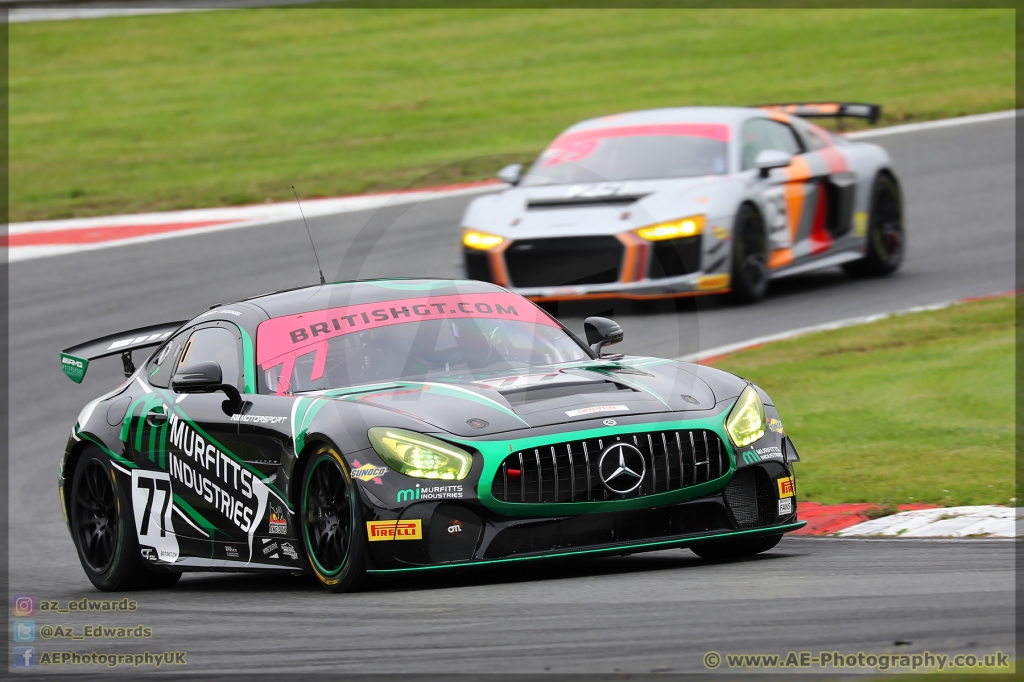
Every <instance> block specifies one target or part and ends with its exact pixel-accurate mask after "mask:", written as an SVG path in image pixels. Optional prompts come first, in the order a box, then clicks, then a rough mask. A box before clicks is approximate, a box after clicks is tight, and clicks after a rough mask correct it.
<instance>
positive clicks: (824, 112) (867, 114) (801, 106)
mask: <svg viewBox="0 0 1024 682" xmlns="http://www.w3.org/2000/svg"><path fill="white" fill-rule="evenodd" d="M755 108H757V109H767V110H768V111H778V112H781V113H783V114H790V115H791V116H799V117H800V118H865V119H867V121H868V123H870V124H872V125H874V124H875V123H877V122H878V118H879V117H880V116H881V115H882V105H880V104H863V103H859V102H817V103H814V102H793V103H787V104H759V105H757V106H756V107H755Z"/></svg>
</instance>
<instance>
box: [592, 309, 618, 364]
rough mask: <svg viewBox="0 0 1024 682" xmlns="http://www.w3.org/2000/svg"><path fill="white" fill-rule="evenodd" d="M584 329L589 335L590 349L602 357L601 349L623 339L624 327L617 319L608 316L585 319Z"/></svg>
mask: <svg viewBox="0 0 1024 682" xmlns="http://www.w3.org/2000/svg"><path fill="white" fill-rule="evenodd" d="M583 331H584V332H585V333H586V335H587V343H588V344H590V349H591V350H592V351H594V352H595V353H597V357H601V349H602V348H604V347H605V346H610V345H612V344H613V343H618V342H619V341H622V337H623V333H622V327H620V326H619V323H618V322H616V321H615V320H609V319H608V318H607V317H588V318H587V319H586V320H584V321H583Z"/></svg>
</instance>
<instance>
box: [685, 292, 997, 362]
mask: <svg viewBox="0 0 1024 682" xmlns="http://www.w3.org/2000/svg"><path fill="white" fill-rule="evenodd" d="M996 295H999V294H996ZM965 300H970V299H957V300H955V301H944V302H942V303H932V304H930V305H919V306H915V307H913V308H906V309H904V310H896V311H893V312H890V313H876V314H874V315H864V316H861V317H850V318H847V319H845V320H837V321H835V322H825V323H824V324H815V325H811V326H810V327H801V328H799V329H790V330H789V331H785V332H780V333H778V334H769V335H768V336H759V337H757V338H756V339H749V340H747V341H740V342H739V343H730V344H727V345H725V346H718V347H716V348H708V349H707V350H701V351H697V352H696V353H690V354H688V355H682V356H680V357H678V358H676V360H680V361H682V362H701V361H702V360H707V359H708V358H717V357H721V356H723V355H730V354H732V353H736V352H739V351H741V350H746V349H748V348H755V347H757V346H763V345H765V344H768V343H772V342H774V341H785V340H786V339H794V338H796V337H798V336H805V335H807V334H815V333H817V332H825V331H830V330H832V329H842V328H843V327H854V326H856V325H860V324H870V323H871V322H877V321H878V320H884V319H885V318H887V317H892V316H894V315H909V314H910V313H920V312H924V311H926V310H942V309H943V308H948V307H950V306H953V305H958V304H959V303H961V302H963V301H965Z"/></svg>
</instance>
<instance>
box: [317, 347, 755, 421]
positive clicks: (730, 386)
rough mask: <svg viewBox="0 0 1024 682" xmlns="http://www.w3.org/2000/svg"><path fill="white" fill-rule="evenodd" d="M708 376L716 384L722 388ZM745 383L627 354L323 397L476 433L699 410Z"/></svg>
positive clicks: (399, 417) (344, 391) (710, 407)
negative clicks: (614, 358) (614, 357)
mask: <svg viewBox="0 0 1024 682" xmlns="http://www.w3.org/2000/svg"><path fill="white" fill-rule="evenodd" d="M698 374H701V375H708V376H698ZM719 375H722V376H724V377H729V378H730V379H731V380H728V379H727V380H722V378H721V377H720V376H719ZM711 377H714V378H711ZM705 378H711V383H714V384H716V388H717V389H718V391H717V393H716V390H715V389H712V386H711V384H709V382H708V381H705ZM744 385H745V383H744V382H743V381H742V380H740V379H738V378H736V377H732V375H728V374H725V373H724V372H719V371H718V370H711V369H710V368H706V367H701V366H699V365H690V364H688V363H681V362H675V361H671V360H661V359H656V358H638V357H627V358H621V359H618V360H588V361H584V362H577V363H571V364H565V365H557V366H550V367H543V368H531V369H530V370H527V371H511V372H509V371H505V372H500V373H494V374H490V375H485V376H476V377H465V378H457V379H445V380H442V381H395V382H390V383H387V384H378V385H374V386H364V387H358V386H357V387H352V388H346V389H339V390H334V391H325V392H322V393H320V394H318V395H319V397H323V398H331V399H333V400H337V401H345V402H356V403H358V404H359V405H360V406H362V407H363V408H367V407H370V408H377V409H379V410H381V411H382V412H386V413H391V414H392V415H394V417H395V418H393V419H389V418H388V417H386V416H385V415H384V414H381V415H380V425H382V426H386V425H388V422H389V421H390V422H394V423H395V424H398V423H402V424H408V421H409V420H410V419H412V420H416V421H418V422H422V423H423V424H424V427H423V429H424V430H427V431H444V432H447V433H450V434H453V435H456V436H460V437H474V436H486V435H489V434H495V433H504V432H509V431H517V430H524V429H531V428H536V427H544V426H552V425H558V424H565V425H566V426H567V427H569V425H571V424H572V423H573V422H580V421H584V420H587V419H594V418H599V417H613V418H614V417H620V418H624V417H630V416H636V415H644V414H650V415H657V414H664V413H673V412H675V413H679V412H682V413H686V412H697V413H699V412H704V411H708V410H713V409H715V406H716V404H717V403H719V402H721V401H722V400H726V399H729V398H734V397H736V396H737V395H739V392H740V391H741V390H742V387H743V386H744ZM694 416H700V415H697V414H695V415H694ZM431 427H432V428H431Z"/></svg>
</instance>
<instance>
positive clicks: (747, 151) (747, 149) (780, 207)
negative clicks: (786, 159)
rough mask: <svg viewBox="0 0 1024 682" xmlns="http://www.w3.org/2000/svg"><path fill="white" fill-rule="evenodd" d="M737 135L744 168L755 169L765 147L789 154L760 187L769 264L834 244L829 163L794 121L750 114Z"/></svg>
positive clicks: (797, 258) (803, 256) (802, 257)
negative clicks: (810, 145)
mask: <svg viewBox="0 0 1024 682" xmlns="http://www.w3.org/2000/svg"><path fill="white" fill-rule="evenodd" d="M741 138H742V141H741V148H740V154H741V163H742V169H743V170H749V169H753V168H755V164H754V160H755V159H756V157H757V154H759V153H760V152H762V151H765V150H768V149H771V150H775V151H781V152H786V153H788V154H792V155H793V160H792V162H791V163H790V165H789V166H788V167H786V168H785V169H781V170H779V171H776V172H772V173H770V174H769V175H768V177H767V178H764V179H762V180H761V181H760V182H761V186H760V187H758V193H759V194H760V195H761V197H762V199H763V207H764V213H765V215H764V219H765V227H766V229H767V231H768V248H769V257H768V267H769V268H771V269H776V268H780V267H784V266H786V265H790V264H792V263H794V262H796V261H800V260H805V259H807V258H808V257H813V256H815V255H817V254H820V253H823V252H825V251H827V250H828V249H829V248H830V246H831V245H832V235H831V233H830V232H829V230H828V215H829V212H828V195H829V193H828V189H827V184H828V180H829V165H828V164H827V163H825V161H824V159H822V158H820V155H818V154H817V153H814V152H810V150H808V149H807V147H806V145H805V143H804V141H803V139H802V138H801V137H800V136H799V135H798V134H797V132H796V131H795V130H794V129H793V127H792V126H790V125H789V124H788V123H786V122H783V121H780V120H775V119H772V118H763V117H761V118H752V119H749V120H748V121H746V122H745V123H744V124H743V128H742V131H741Z"/></svg>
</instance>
